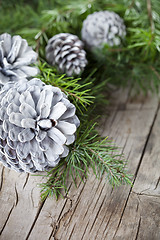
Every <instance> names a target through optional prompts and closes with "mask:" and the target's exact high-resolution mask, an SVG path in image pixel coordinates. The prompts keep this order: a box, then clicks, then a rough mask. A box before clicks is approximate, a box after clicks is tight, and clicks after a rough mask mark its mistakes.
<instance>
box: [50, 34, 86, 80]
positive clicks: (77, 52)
mask: <svg viewBox="0 0 160 240" xmlns="http://www.w3.org/2000/svg"><path fill="white" fill-rule="evenodd" d="M46 59H47V61H48V62H49V63H50V64H51V65H53V66H57V67H58V69H59V71H60V72H62V73H66V74H67V75H68V76H73V75H78V74H80V73H81V72H82V71H83V70H84V68H85V66H86V64H87V59H86V52H85V51H84V49H83V42H82V41H80V40H79V38H78V37H77V36H76V35H73V34H70V33H60V34H57V35H55V36H53V37H52V38H51V39H49V41H48V44H47V46H46Z"/></svg>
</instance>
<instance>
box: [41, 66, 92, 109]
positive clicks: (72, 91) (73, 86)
mask: <svg viewBox="0 0 160 240" xmlns="http://www.w3.org/2000/svg"><path fill="white" fill-rule="evenodd" d="M39 69H40V71H41V75H40V76H39V78H40V79H41V80H42V81H43V82H45V83H46V84H50V85H52V86H55V87H59V88H60V89H61V90H62V91H63V92H64V93H65V94H66V95H67V96H68V97H69V99H70V100H71V101H72V102H73V103H74V104H75V106H76V107H77V109H79V110H80V112H82V109H81V108H80V105H81V106H82V107H83V108H84V109H86V107H87V105H90V104H91V103H93V101H94V98H95V97H94V96H92V95H91V94H90V92H91V90H90V85H91V84H92V83H91V82H86V83H84V84H81V83H80V81H81V79H80V78H77V79H74V78H73V77H66V76H65V74H63V75H57V74H55V72H56V69H54V68H52V67H50V66H48V67H47V64H46V63H44V64H40V65H39Z"/></svg>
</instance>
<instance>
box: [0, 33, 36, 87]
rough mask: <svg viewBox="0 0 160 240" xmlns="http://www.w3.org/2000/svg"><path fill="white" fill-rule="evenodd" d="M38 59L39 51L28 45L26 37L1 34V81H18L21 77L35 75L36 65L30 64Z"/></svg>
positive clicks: (3, 82)
mask: <svg viewBox="0 0 160 240" xmlns="http://www.w3.org/2000/svg"><path fill="white" fill-rule="evenodd" d="M36 60H37V53H36V52H34V51H33V50H32V48H31V47H29V46H28V43H27V41H26V40H25V39H22V38H21V37H20V36H19V35H17V36H13V37H11V35H10V34H8V33H4V34H2V35H0V83H1V84H2V85H4V84H5V83H7V82H8V81H18V80H19V79H20V78H26V77H30V76H35V75H36V74H37V73H38V69H37V68H36V67H31V66H29V65H30V64H31V63H35V62H36Z"/></svg>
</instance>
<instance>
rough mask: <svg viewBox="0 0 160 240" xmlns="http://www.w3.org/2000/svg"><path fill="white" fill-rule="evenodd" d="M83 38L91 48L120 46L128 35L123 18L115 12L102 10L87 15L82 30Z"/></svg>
mask: <svg viewBox="0 0 160 240" xmlns="http://www.w3.org/2000/svg"><path fill="white" fill-rule="evenodd" d="M81 35H82V40H83V41H84V42H85V43H86V45H87V46H88V47H89V48H92V47H98V48H100V47H102V44H104V43H107V44H108V45H109V46H115V45H116V46H118V45H120V44H121V41H122V39H124V37H125V36H126V28H125V25H124V22H123V19H122V18H121V17H120V16H119V15H118V14H116V13H115V12H110V11H100V12H94V13H93V14H90V15H88V16H87V18H86V19H85V20H84V22H83V27H82V31H81Z"/></svg>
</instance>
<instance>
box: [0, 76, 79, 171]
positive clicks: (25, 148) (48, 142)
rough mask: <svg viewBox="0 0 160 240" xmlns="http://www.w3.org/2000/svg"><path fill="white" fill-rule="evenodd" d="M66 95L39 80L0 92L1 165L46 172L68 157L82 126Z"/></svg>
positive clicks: (24, 82) (20, 169)
mask: <svg viewBox="0 0 160 240" xmlns="http://www.w3.org/2000/svg"><path fill="white" fill-rule="evenodd" d="M75 111H76V108H75V106H74V105H73V104H72V103H70V101H69V100H68V99H67V97H66V95H65V94H64V93H62V91H61V90H60V89H59V88H57V87H53V86H51V85H45V84H44V83H43V82H42V81H41V80H39V79H36V78H34V79H32V80H30V81H27V80H20V81H18V82H16V83H11V82H10V83H6V84H5V85H4V87H3V88H2V90H1V91H0V162H2V163H3V164H4V165H5V166H7V167H9V168H12V169H14V170H16V171H20V172H35V171H44V170H46V169H48V168H50V167H55V166H56V165H57V164H58V162H59V161H60V158H62V157H66V156H67V155H68V152H69V150H68V147H67V145H69V144H71V143H73V142H74V140H75V132H76V129H77V127H78V126H79V124H80V122H79V119H78V118H77V116H76V115H75Z"/></svg>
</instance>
